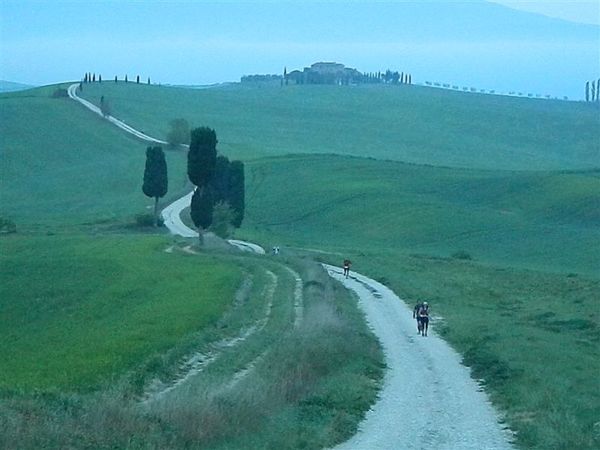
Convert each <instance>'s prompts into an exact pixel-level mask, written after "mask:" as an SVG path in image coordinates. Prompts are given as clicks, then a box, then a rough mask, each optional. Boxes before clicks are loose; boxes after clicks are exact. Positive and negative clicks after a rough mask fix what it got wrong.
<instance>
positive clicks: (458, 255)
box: [451, 250, 473, 260]
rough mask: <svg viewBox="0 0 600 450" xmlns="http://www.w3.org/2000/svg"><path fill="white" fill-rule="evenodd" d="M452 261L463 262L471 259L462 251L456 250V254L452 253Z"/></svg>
mask: <svg viewBox="0 0 600 450" xmlns="http://www.w3.org/2000/svg"><path fill="white" fill-rule="evenodd" d="M451 256H452V257H453V258H454V259H463V260H471V259H473V257H472V256H471V255H470V254H469V253H468V252H466V251H464V250H458V251H457V252H454V253H452V255H451Z"/></svg>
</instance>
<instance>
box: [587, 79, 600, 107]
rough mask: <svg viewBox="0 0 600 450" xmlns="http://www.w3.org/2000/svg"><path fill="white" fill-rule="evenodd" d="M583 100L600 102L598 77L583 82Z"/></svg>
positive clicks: (599, 81) (599, 80)
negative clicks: (594, 79)
mask: <svg viewBox="0 0 600 450" xmlns="http://www.w3.org/2000/svg"><path fill="white" fill-rule="evenodd" d="M590 94H591V100H590ZM585 101H586V102H589V101H592V102H600V78H598V79H597V80H596V81H595V82H594V81H593V80H592V81H586V82H585Z"/></svg>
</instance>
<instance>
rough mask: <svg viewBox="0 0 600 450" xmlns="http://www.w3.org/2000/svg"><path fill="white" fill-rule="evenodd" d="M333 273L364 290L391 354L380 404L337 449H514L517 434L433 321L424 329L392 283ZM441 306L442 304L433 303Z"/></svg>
mask: <svg viewBox="0 0 600 450" xmlns="http://www.w3.org/2000/svg"><path fill="white" fill-rule="evenodd" d="M325 268H326V269H327V271H328V272H329V275H330V276H332V277H333V278H335V279H337V280H339V281H340V282H342V283H343V284H344V286H346V287H347V288H348V289H352V290H353V291H354V292H356V294H357V295H358V297H359V304H360V306H361V308H362V309H363V310H364V312H365V315H366V317H367V321H368V323H369V325H370V326H371V328H372V329H373V331H374V333H375V334H376V335H377V337H378V338H379V340H380V342H381V344H382V346H383V350H384V353H385V362H386V364H387V367H388V370H387V371H386V374H385V378H384V384H383V388H382V390H381V392H380V397H379V400H378V401H377V403H376V404H375V405H374V406H373V407H372V409H371V410H370V411H369V412H368V413H367V415H366V418H365V419H364V421H363V422H362V423H361V424H360V426H359V432H358V433H357V434H356V435H355V436H354V437H353V438H352V439H350V440H349V441H347V442H345V443H343V444H341V445H339V446H338V447H336V450H349V449H353V450H371V449H372V450H383V449H395V450H396V449H400V450H403V449H407V450H408V449H434V450H436V449H440V450H442V449H443V450H461V449H473V450H505V449H506V450H508V449H512V448H513V447H512V445H511V444H510V443H509V441H510V437H511V434H510V432H509V431H508V430H506V429H505V428H504V427H503V426H502V425H501V424H500V423H499V416H498V414H497V412H496V411H495V410H494V408H493V407H492V405H491V404H490V402H489V400H488V398H487V396H486V394H485V393H484V392H483V390H482V389H481V387H480V386H479V385H478V384H477V383H476V382H475V381H474V380H473V379H472V378H471V376H470V372H469V369H468V368H467V367H465V366H463V365H462V364H461V358H460V356H459V354H458V353H457V352H455V351H454V350H453V349H452V348H451V347H450V346H449V345H448V344H447V343H446V342H445V341H444V340H442V339H440V338H439V337H438V336H436V334H435V331H434V330H433V329H432V327H433V328H435V324H430V328H429V333H428V334H429V336H427V337H422V336H420V335H418V334H417V327H416V322H415V320H414V319H413V318H412V310H411V309H410V308H409V307H408V306H406V304H405V303H404V302H402V301H401V300H400V299H399V298H398V297H397V296H396V295H395V294H394V292H392V291H391V290H390V289H389V288H387V287H386V286H384V285H382V284H380V283H378V282H376V281H375V280H372V279H370V278H367V277H365V276H362V275H360V274H357V273H355V272H351V277H350V278H349V279H345V278H344V276H343V275H342V272H341V269H340V268H338V267H334V266H328V265H325ZM433 308H435V305H433Z"/></svg>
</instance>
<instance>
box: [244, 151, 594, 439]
mask: <svg viewBox="0 0 600 450" xmlns="http://www.w3.org/2000/svg"><path fill="white" fill-rule="evenodd" d="M247 167H248V170H249V175H250V176H249V179H250V180H253V184H252V187H253V188H254V190H250V196H249V207H248V219H247V222H246V228H245V230H244V232H245V233H246V234H247V236H248V237H250V238H252V239H255V240H257V241H259V242H262V243H263V244H264V245H265V246H267V247H268V246H271V245H275V244H277V245H280V246H282V249H283V252H284V253H286V252H292V253H297V252H303V251H304V252H306V251H308V252H309V253H310V249H319V250H325V251H326V252H329V255H328V254H322V253H320V252H313V253H312V254H313V255H314V256H316V257H318V258H321V259H324V260H325V261H327V262H330V263H333V264H340V262H341V260H342V258H344V257H349V258H350V259H351V260H352V261H353V262H354V264H353V269H356V270H357V271H358V272H361V273H365V274H368V275H369V276H371V277H373V278H376V279H379V280H380V281H382V282H384V283H385V284H387V285H389V286H390V287H392V288H393V289H394V290H395V291H396V292H397V293H398V294H399V295H400V296H401V297H402V298H404V299H406V301H407V302H408V303H409V304H412V303H413V302H415V301H416V299H422V300H428V301H429V302H430V304H431V305H432V308H433V314H434V315H435V316H440V317H443V320H442V319H437V320H434V321H433V322H432V326H433V328H434V329H435V330H437V331H439V332H441V333H442V334H443V335H444V336H445V337H446V338H447V339H448V340H449V341H450V343H451V344H453V345H454V346H455V347H456V348H457V349H458V350H459V351H460V352H461V353H462V354H463V357H464V361H465V363H466V364H467V365H468V366H470V367H471V368H472V370H473V373H474V375H475V377H477V378H483V379H485V384H486V385H487V386H488V392H490V393H491V395H492V398H493V400H494V402H495V403H496V404H497V405H499V406H500V407H501V409H502V410H503V411H504V412H505V413H506V416H507V420H508V423H509V425H510V426H511V428H512V429H513V430H515V431H517V432H518V435H517V437H518V443H519V445H520V446H521V447H523V448H535V449H540V450H541V449H548V448H578V449H583V448H589V449H592V448H595V447H596V446H597V445H598V436H597V434H595V432H594V431H593V430H594V423H595V422H596V421H597V417H598V415H599V414H600V395H599V392H600V389H599V388H600V382H599V381H598V378H597V373H598V372H599V371H600V352H599V343H600V314H598V303H597V302H598V296H599V294H600V273H599V271H598V269H599V267H600V255H599V253H598V242H600V234H599V232H598V229H599V228H598V224H599V223H598V219H599V217H598V211H599V210H600V209H598V197H597V196H596V195H595V193H597V192H600V179H599V177H598V172H597V171H587V172H502V171H481V170H480V171H477V170H458V169H445V168H437V167H428V166H414V165H407V164H403V163H393V162H382V161H377V160H372V159H359V158H348V157H339V156H315V155H313V156H293V157H281V158H269V159H264V160H257V161H254V162H251V163H249V164H248V166H247ZM290 174H293V177H290ZM324 180H326V181H325V182H324ZM289 199H294V201H293V202H290V201H289ZM297 205H302V208H301V209H299V208H298V207H297ZM302 249H304V250H302ZM306 249H308V250H306ZM461 253H462V254H461ZM452 255H455V256H454V257H453V256H452ZM465 257H467V258H471V259H463V258H465Z"/></svg>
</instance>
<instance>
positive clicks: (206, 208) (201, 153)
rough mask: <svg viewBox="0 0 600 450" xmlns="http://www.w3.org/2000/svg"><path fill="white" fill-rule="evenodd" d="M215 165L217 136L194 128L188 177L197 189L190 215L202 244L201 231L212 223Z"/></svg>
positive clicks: (204, 129) (212, 131) (213, 132)
mask: <svg viewBox="0 0 600 450" xmlns="http://www.w3.org/2000/svg"><path fill="white" fill-rule="evenodd" d="M216 164H217V134H216V133H215V130H213V129H211V128H208V127H200V128H195V129H193V130H192V132H191V139H190V150H189V152H188V166H187V172H188V177H189V179H190V181H191V182H192V183H194V184H195V185H196V186H197V188H196V192H194V195H193V196H192V204H191V205H190V206H191V208H190V215H191V217H192V220H193V221H194V224H195V225H196V226H197V227H198V231H199V232H198V238H199V239H200V243H202V241H203V238H202V229H206V228H208V227H209V226H210V224H211V223H212V211H213V207H214V194H213V189H212V184H213V179H214V177H215V171H216Z"/></svg>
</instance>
